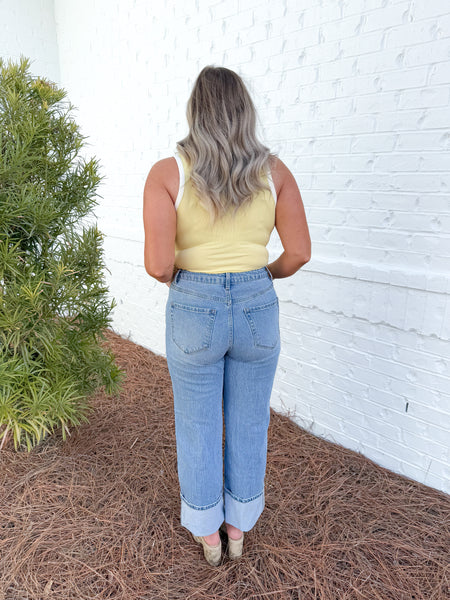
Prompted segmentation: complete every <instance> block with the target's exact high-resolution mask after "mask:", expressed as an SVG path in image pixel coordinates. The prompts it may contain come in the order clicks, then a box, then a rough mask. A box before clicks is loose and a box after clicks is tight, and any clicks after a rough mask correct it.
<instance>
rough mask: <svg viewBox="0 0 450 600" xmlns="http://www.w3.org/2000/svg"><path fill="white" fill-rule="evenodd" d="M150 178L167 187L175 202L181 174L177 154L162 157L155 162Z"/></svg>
mask: <svg viewBox="0 0 450 600" xmlns="http://www.w3.org/2000/svg"><path fill="white" fill-rule="evenodd" d="M149 178H151V179H153V180H154V181H156V182H158V183H159V185H161V186H163V187H165V188H166V189H167V191H168V192H169V194H170V196H171V198H172V200H173V201H174V202H175V199H176V197H177V195H178V188H179V185H180V174H179V169H178V164H177V160H176V158H175V156H169V157H167V158H161V159H160V160H158V161H157V162H155V164H154V165H153V166H152V168H151V169H150V173H149Z"/></svg>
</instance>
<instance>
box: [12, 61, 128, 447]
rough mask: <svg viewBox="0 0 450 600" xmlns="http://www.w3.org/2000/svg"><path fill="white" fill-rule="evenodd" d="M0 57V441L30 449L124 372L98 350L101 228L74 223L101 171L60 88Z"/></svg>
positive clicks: (78, 416)
mask: <svg viewBox="0 0 450 600" xmlns="http://www.w3.org/2000/svg"><path fill="white" fill-rule="evenodd" d="M29 67H30V61H29V59H27V58H25V57H23V56H22V57H21V58H20V60H19V62H18V63H14V62H12V61H8V63H5V61H3V60H2V59H0V431H1V434H0V440H1V444H0V448H1V447H3V445H4V443H5V440H6V439H7V437H8V435H12V436H13V440H14V447H15V449H16V450H17V449H23V447H24V442H25V443H26V447H27V449H28V450H30V449H31V448H32V447H33V446H34V445H36V444H37V443H38V442H39V441H40V440H41V439H42V438H43V437H45V436H46V435H47V434H49V433H51V432H53V431H54V428H55V427H57V426H61V427H62V435H63V439H64V440H65V439H66V432H67V433H69V427H68V426H69V425H70V424H73V425H78V424H80V423H81V422H82V421H88V418H87V416H86V415H87V413H88V411H89V410H90V409H91V407H90V405H89V401H88V397H89V395H90V394H92V393H93V392H94V391H95V390H97V389H98V388H99V387H100V386H105V391H106V392H107V393H118V391H119V390H120V384H121V381H122V378H123V375H124V373H123V372H122V371H121V369H119V368H118V366H117V365H116V364H115V360H114V356H113V354H112V353H111V351H110V350H109V349H108V350H107V349H103V348H102V347H101V345H100V339H105V331H104V330H105V329H106V328H107V326H108V325H109V324H110V323H111V320H112V319H111V316H110V315H111V311H112V309H113V308H114V306H115V305H116V303H115V300H114V299H112V300H108V297H107V294H108V289H107V287H105V282H104V278H103V269H104V268H105V265H104V262H103V250H102V243H103V234H102V233H101V232H100V231H99V230H98V229H97V227H96V225H92V224H90V225H86V224H85V223H83V218H86V217H91V216H92V209H93V207H94V206H95V205H96V204H97V200H96V196H97V194H96V188H97V186H98V184H99V182H100V181H101V179H102V178H101V177H100V176H99V174H98V171H99V168H100V167H99V164H98V161H97V160H96V159H94V158H92V159H90V160H86V159H84V158H81V157H80V151H81V150H82V148H83V143H84V142H83V140H84V139H86V138H85V136H82V135H81V134H80V132H79V128H78V126H77V124H76V123H75V121H74V120H73V119H72V118H71V111H73V109H74V108H75V107H73V106H72V105H71V104H70V103H65V102H63V100H64V98H65V97H66V92H65V90H63V89H58V88H57V87H56V85H55V84H54V83H53V82H51V81H48V80H46V79H43V78H39V77H34V76H32V75H31V74H30V71H29Z"/></svg>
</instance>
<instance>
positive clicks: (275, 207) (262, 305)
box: [143, 67, 311, 565]
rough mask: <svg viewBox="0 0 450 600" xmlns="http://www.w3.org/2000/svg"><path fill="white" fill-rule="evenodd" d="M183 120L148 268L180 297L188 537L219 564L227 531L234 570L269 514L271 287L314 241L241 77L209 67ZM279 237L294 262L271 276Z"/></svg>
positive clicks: (173, 364) (166, 171)
mask: <svg viewBox="0 0 450 600" xmlns="http://www.w3.org/2000/svg"><path fill="white" fill-rule="evenodd" d="M187 119H188V124H189V134H188V135H187V137H185V138H184V139H183V140H181V141H180V142H179V143H178V144H177V150H178V152H177V153H176V154H175V156H174V157H170V158H165V159H163V160H160V161H158V162H157V163H156V164H155V165H154V166H153V167H152V169H151V170H150V172H149V174H148V177H147V180H146V183H145V189H144V215H143V216H144V228H145V269H146V271H147V273H148V274H149V275H151V276H152V277H154V278H156V279H157V280H158V281H161V282H163V283H166V284H167V285H168V286H169V288H170V289H169V297H168V300H167V305H166V354H167V363H168V367H169V372H170V376H171V380H172V387H173V395H174V411H175V433H176V445H177V469H178V479H179V484H180V497H181V524H182V525H183V526H184V527H186V528H187V529H188V530H189V531H190V532H191V533H192V535H193V537H194V539H195V541H197V542H199V543H201V544H202V546H203V550H204V555H205V558H206V560H207V561H208V562H209V564H211V565H217V564H219V562H220V559H221V542H220V536H219V527H221V526H222V528H224V527H223V525H222V524H223V523H224V522H225V529H224V530H226V532H227V534H228V550H229V555H230V557H231V558H238V557H239V556H241V554H242V547H243V541H244V532H245V531H249V530H250V529H251V528H252V527H253V526H254V525H255V523H256V521H257V519H258V518H259V516H260V514H261V512H262V510H263V508H264V476H265V469H266V457H267V429H268V425H269V418H270V408H269V401H270V395H271V390H272V385H273V379H274V375H275V370H276V366H277V362H278V356H279V352H280V336H279V324H278V318H279V312H278V297H277V295H276V292H275V289H274V286H273V282H272V280H273V279H276V278H281V277H289V276H290V275H293V274H294V273H295V272H296V271H298V269H300V267H301V266H302V265H304V264H305V263H306V262H308V261H309V259H310V253H311V240H310V236H309V231H308V226H307V222H306V217H305V211H304V207H303V203H302V199H301V195H300V192H299V190H298V187H297V184H296V182H295V179H294V177H293V175H292V173H291V172H290V171H289V169H288V168H287V167H286V166H285V165H284V164H283V162H282V161H281V160H279V159H277V158H276V157H275V156H274V155H273V154H271V153H270V151H269V150H268V148H266V147H265V146H263V145H262V144H261V143H260V142H259V141H258V139H257V138H256V135H255V126H256V113H255V108H254V105H253V103H252V100H251V98H250V96H249V93H248V91H247V89H246V87H245V85H244V83H243V81H242V80H241V78H240V77H239V76H238V75H237V74H236V73H234V72H233V71H230V70H229V69H226V68H222V67H205V68H204V69H203V70H202V71H201V73H200V74H199V76H198V78H197V80H196V82H195V84H194V88H193V91H192V94H191V97H190V99H189V102H188V106H187ZM274 226H275V227H276V229H277V231H278V233H279V235H280V238H281V241H282V244H283V248H284V252H283V253H282V254H281V255H280V256H279V258H277V260H275V261H274V262H272V263H271V264H270V265H268V264H267V262H268V252H267V249H266V245H267V243H268V241H269V237H270V234H271V231H272V230H273V227H274ZM222 410H223V413H222ZM223 418H224V421H225V454H224V457H223V456H222V435H223Z"/></svg>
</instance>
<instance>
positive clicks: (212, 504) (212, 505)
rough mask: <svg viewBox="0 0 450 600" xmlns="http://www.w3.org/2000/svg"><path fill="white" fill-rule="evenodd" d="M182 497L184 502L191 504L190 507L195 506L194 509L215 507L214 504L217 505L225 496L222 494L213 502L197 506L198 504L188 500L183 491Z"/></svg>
mask: <svg viewBox="0 0 450 600" xmlns="http://www.w3.org/2000/svg"><path fill="white" fill-rule="evenodd" d="M180 497H181V499H182V500H183V502H184V503H185V504H187V505H188V506H189V508H193V509H194V510H208V509H209V508H214V506H217V505H218V504H219V502H220V501H221V500H222V498H223V496H222V495H221V496H219V497H218V499H217V500H216V501H215V502H212V503H211V504H207V505H206V506H197V505H196V504H192V503H191V502H188V501H187V500H186V498H185V497H184V496H183V494H182V493H181V492H180Z"/></svg>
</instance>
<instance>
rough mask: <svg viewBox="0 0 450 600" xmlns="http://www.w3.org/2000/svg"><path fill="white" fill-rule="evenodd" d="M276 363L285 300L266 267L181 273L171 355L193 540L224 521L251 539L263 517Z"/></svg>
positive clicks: (174, 295)
mask: <svg viewBox="0 0 450 600" xmlns="http://www.w3.org/2000/svg"><path fill="white" fill-rule="evenodd" d="M279 353H280V330H279V309H278V297H277V294H276V292H275V289H274V286H273V282H272V276H271V275H270V272H269V270H268V269H266V267H262V268H260V269H255V270H252V271H245V272H235V273H219V274H211V273H195V272H193V271H187V270H185V269H180V270H179V271H178V272H177V273H176V275H175V278H174V280H173V281H172V283H171V285H170V289H169V297H168V300H167V305H166V355H167V363H168V367H169V373H170V377H171V379H172V388H173V397H174V411H175V433H176V446H177V469H178V480H179V484H180V496H181V525H182V526H184V527H186V528H187V529H188V530H189V531H191V532H192V533H193V534H194V535H201V536H202V535H209V534H211V533H214V532H215V531H217V529H218V528H219V527H220V525H221V524H222V523H223V521H224V520H225V521H226V522H227V523H229V524H230V525H234V526H235V527H237V528H239V529H241V530H242V531H249V530H250V529H251V528H252V527H253V526H254V524H255V523H256V521H257V520H258V518H259V516H260V515H261V512H262V511H263V508H264V477H265V470H266V459H267V429H268V426H269V420H270V407H269V401H270V395H271V391H272V385H273V380H274V376H275V371H276V367H277V363H278V356H279ZM222 411H223V412H222ZM223 418H224V419H223ZM223 420H224V421H225V454H224V456H223V454H222V436H223Z"/></svg>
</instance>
